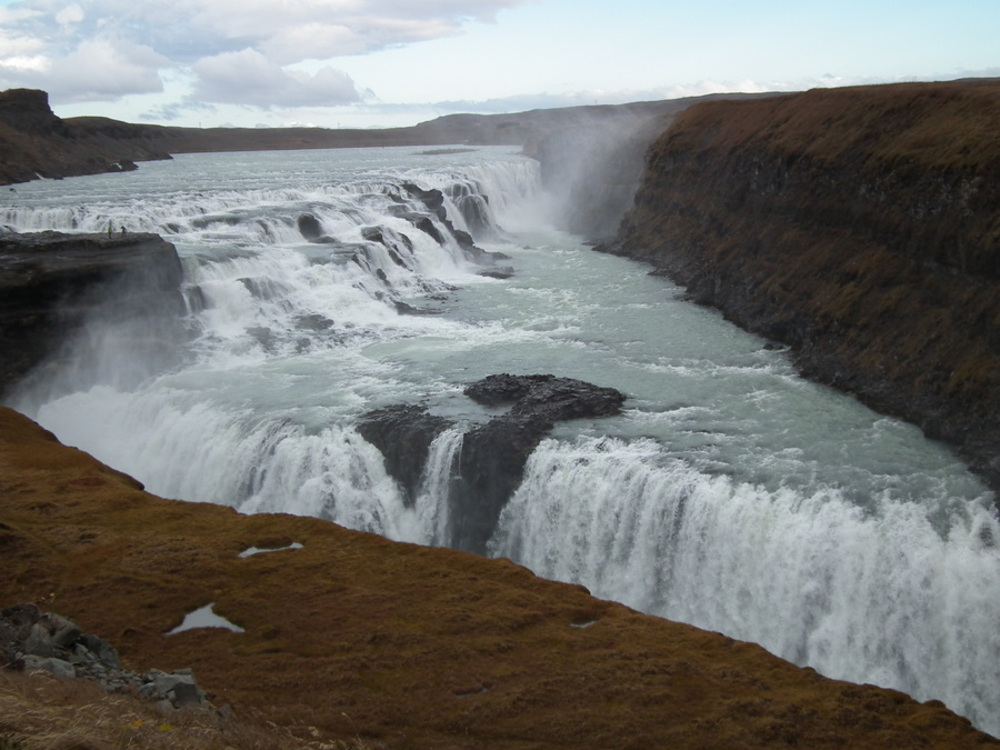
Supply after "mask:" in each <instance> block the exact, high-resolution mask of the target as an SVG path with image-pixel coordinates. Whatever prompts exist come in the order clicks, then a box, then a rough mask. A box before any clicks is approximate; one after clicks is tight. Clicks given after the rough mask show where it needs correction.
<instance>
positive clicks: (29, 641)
mask: <svg viewBox="0 0 1000 750" xmlns="http://www.w3.org/2000/svg"><path fill="white" fill-rule="evenodd" d="M0 662H2V664H0V666H2V667H5V668H7V669H13V670H16V671H21V672H47V673H49V674H51V675H53V676H55V677H61V678H63V679H80V680H89V681H91V682H96V683H97V684H98V685H99V686H100V687H101V689H102V690H105V691H107V692H110V693H126V692H127V693H133V694H138V695H140V696H142V697H143V698H146V699H147V700H151V701H155V702H157V703H158V704H159V705H160V707H161V708H162V709H163V710H172V709H177V708H182V707H191V706H197V707H202V708H207V707H209V703H208V700H207V697H206V695H205V691H203V690H202V689H201V688H199V687H198V684H197V682H195V679H194V673H193V672H192V671H191V670H190V669H179V670H174V671H173V672H171V673H167V672H164V671H162V670H159V669H151V670H149V671H148V672H146V673H143V674H140V673H138V672H133V671H131V670H128V669H125V668H124V667H123V666H122V663H121V659H120V658H119V656H118V651H117V650H116V649H115V648H114V646H112V645H111V644H110V643H108V642H107V641H106V640H104V639H103V638H98V637H97V636H96V635H90V634H87V633H84V632H83V631H82V630H80V628H79V627H78V626H77V624H76V623H75V622H73V621H72V620H70V619H68V618H66V617H63V616H62V615H58V614H55V613H54V612H42V611H41V610H39V609H38V607H36V606H35V605H34V604H15V605H12V606H9V607H6V608H4V609H3V610H0Z"/></svg>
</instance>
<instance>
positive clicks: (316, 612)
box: [0, 408, 1000, 750]
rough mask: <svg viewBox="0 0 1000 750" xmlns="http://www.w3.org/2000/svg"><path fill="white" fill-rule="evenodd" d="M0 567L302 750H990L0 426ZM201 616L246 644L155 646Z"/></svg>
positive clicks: (590, 611)
mask: <svg viewBox="0 0 1000 750" xmlns="http://www.w3.org/2000/svg"><path fill="white" fill-rule="evenodd" d="M292 542H298V543H300V544H301V545H303V546H302V548H301V549H284V550H282V551H277V552H269V553H265V554H258V555H254V556H250V557H240V553H241V552H243V551H244V550H246V549H247V548H249V547H258V548H273V547H282V546H285V545H289V544H290V543H292ZM0 550H2V554H3V562H4V574H3V575H2V576H0V605H3V606H6V605H9V604H14V603H21V602H37V603H39V604H41V605H43V608H45V609H47V610H55V611H58V612H60V613H61V614H64V615H66V616H68V617H70V618H71V619H73V620H74V621H75V622H76V623H77V624H78V625H79V626H80V627H81V628H82V629H83V630H84V631H85V632H89V633H93V634H95V635H98V636H99V637H103V638H105V639H106V640H109V641H110V642H111V643H112V644H113V645H114V646H116V647H117V648H118V650H119V652H120V653H121V655H122V657H123V659H124V661H125V665H126V667H128V668H132V669H138V670H143V671H145V670H147V669H150V668H159V669H164V670H171V669H179V668H184V667H193V668H194V670H195V675H196V678H197V680H198V684H199V686H201V687H202V688H203V689H205V690H206V691H208V693H209V698H210V700H212V702H213V703H215V705H217V706H223V705H228V706H231V707H232V709H233V713H234V716H235V717H236V718H237V719H238V720H239V721H241V722H243V723H247V722H249V723H251V724H252V723H255V722H256V723H259V724H261V725H265V724H266V723H267V722H274V723H275V724H276V725H277V726H278V727H279V728H281V729H282V730H283V731H287V732H288V733H291V734H293V735H297V736H299V737H300V740H301V744H302V745H303V746H304V745H305V744H306V741H307V740H309V741H317V740H325V741H333V740H342V739H350V738H360V739H362V740H364V741H365V743H366V744H367V746H369V747H385V748H410V747H419V748H518V749H519V750H524V749H527V748H539V749H540V748H553V747H602V748H651V747H684V748H713V749H714V748H720V747H774V746H777V745H785V744H788V745H796V746H799V747H814V748H815V747H852V748H869V747H870V748H886V747H923V748H949V749H950V750H951V749H954V748H960V747H973V746H981V745H982V746H990V747H996V746H998V745H1000V742H997V741H996V740H994V739H992V738H990V737H988V736H986V735H984V734H982V733H980V732H977V731H975V730H974V729H972V728H971V726H970V725H969V723H968V722H967V721H966V720H964V719H961V718H959V717H957V716H955V715H954V714H952V713H950V712H949V711H948V710H947V709H946V708H945V707H944V706H943V705H941V704H940V703H938V702H935V701H931V702H929V703H926V704H921V703H918V702H916V701H914V700H912V699H910V698H908V697H906V696H905V695H903V694H901V693H898V692H894V691H890V690H882V689H879V688H875V687H871V686H856V685H850V684H847V683H843V682H837V681H834V680H829V679H826V678H823V677H820V676H819V675H817V674H816V673H815V672H813V671H812V670H809V669H800V668H797V667H795V666H793V665H791V664H789V663H787V662H784V661H782V660H780V659H777V658H775V657H773V656H771V655H769V654H768V653H766V652H765V651H764V650H763V649H761V648H759V647H757V646H754V645H751V644H746V643H740V642H737V641H734V640H731V639H729V638H725V637H723V636H721V635H719V634H716V633H707V632H704V631H700V630H698V629H696V628H693V627H689V626H686V625H680V624H674V623H670V622H667V621H665V620H661V619H658V618H655V617H650V616H646V615H641V614H638V613H636V612H634V611H632V610H630V609H628V608H626V607H624V606H621V605H618V604H613V603H610V602H605V601H600V600H597V599H594V598H593V597H591V596H590V595H589V594H588V593H587V592H586V590H585V589H583V588H582V587H580V586H571V585H568V584H560V583H554V582H550V581H545V580H542V579H539V578H536V577H535V576H533V575H532V574H531V573H530V572H528V571H527V570H525V569H524V568H521V567H519V566H517V565H514V564H512V563H511V562H509V561H505V560H487V559H484V558H481V557H476V556H472V555H467V554H464V553H460V552H456V551H453V550H446V549H432V548H424V547H417V546H413V545H406V544H397V543H393V542H389V541H386V540H384V539H381V538H379V537H375V536H372V535H368V534H363V533H359V532H353V531H348V530H346V529H343V528H341V527H338V526H336V525H334V524H331V523H328V522H325V521H321V520H318V519H313V518H301V517H295V516H287V515H256V516H244V515H240V514H238V513H236V512H235V511H233V510H231V509H228V508H223V507H219V506H214V505H208V504H196V503H182V502H177V501H169V500H163V499H160V498H157V497H154V496H152V495H149V494H147V493H145V492H143V491H142V490H141V486H140V485H139V484H138V483H137V482H135V481H134V480H132V479H130V478H129V477H126V476H125V475H123V474H120V473H118V472H115V471H113V470H111V469H109V468H107V467H105V466H103V465H101V464H100V463H98V462H97V461H95V460H94V459H92V458H91V457H90V456H88V455H86V454H84V453H82V452H80V451H77V450H75V449H72V448H68V447H65V446H63V445H61V444H60V443H59V442H58V441H56V440H55V438H54V437H53V436H52V435H50V434H49V433H46V432H45V431H44V430H42V429H41V428H39V427H38V426H37V425H35V424H34V423H33V422H31V421H30V420H28V419H26V418H24V417H23V416H21V415H19V414H17V413H16V412H14V411H11V410H9V409H3V408H0ZM209 603H212V604H213V605H214V612H215V613H217V614H218V615H220V616H222V617H225V618H227V619H228V620H230V621H231V622H233V623H234V624H236V625H237V626H239V627H241V628H243V629H244V631H245V632H242V633H235V632H230V631H229V630H225V629H220V628H202V629H195V630H189V631H186V632H183V633H179V634H176V635H170V636H168V635H165V633H167V632H168V631H170V630H171V629H173V628H175V627H176V626H177V625H179V624H180V623H181V620H182V619H183V617H184V615H185V613H187V612H191V611H193V610H195V609H197V608H200V607H202V606H204V605H206V604H209ZM0 729H2V722H0ZM112 729H113V727H112ZM230 744H233V741H232V740H230V739H227V737H226V735H225V733H224V731H223V732H222V733H221V734H220V735H219V739H218V745H217V746H228V745H230ZM25 746H27V745H25ZM325 746H327V747H330V746H333V745H330V744H327V745H325Z"/></svg>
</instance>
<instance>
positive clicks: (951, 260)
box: [611, 80, 1000, 487]
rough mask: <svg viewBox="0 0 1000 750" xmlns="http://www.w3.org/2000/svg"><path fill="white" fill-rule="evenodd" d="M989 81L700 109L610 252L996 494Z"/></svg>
mask: <svg viewBox="0 0 1000 750" xmlns="http://www.w3.org/2000/svg"><path fill="white" fill-rule="evenodd" d="M998 132H1000V82H998V81H992V80H983V81H967V82H954V83H934V84H901V85H893V86H874V87H862V88H853V89H835V90H816V91H808V92H804V93H801V94H795V95H789V96H783V97H776V98H769V99H760V100H751V101H730V102H710V103H704V104H698V105H695V106H693V107H691V108H690V109H688V110H687V111H686V112H684V113H683V114H681V115H680V116H679V117H678V118H677V120H676V121H675V123H674V125H673V127H671V128H670V129H669V130H668V131H667V132H666V133H664V134H663V135H662V136H661V138H660V139H659V140H658V141H657V142H656V144H655V145H654V146H653V147H652V149H651V150H650V153H649V157H648V164H647V170H646V174H645V177H644V182H643V185H642V187H641V188H640V190H639V192H638V194H637V196H636V201H635V205H634V207H633V209H632V210H631V212H630V213H629V215H628V216H626V219H625V221H624V222H623V225H622V231H621V233H620V236H619V237H618V239H617V240H616V242H615V244H614V245H613V246H612V248H611V249H612V251H614V252H618V253H620V254H624V255H628V256H630V257H634V258H640V259H644V260H648V261H650V262H652V263H654V264H655V265H657V266H658V267H660V268H661V269H663V270H664V271H665V272H666V273H667V274H669V275H671V276H672V277H674V278H675V279H676V280H677V281H679V282H680V283H682V284H684V285H685V286H687V288H688V290H689V292H690V294H691V295H692V297H693V298H695V299H696V300H698V301H701V302H704V303H706V304H710V305H713V306H716V307H719V308H720V309H721V310H723V311H724V312H725V314H726V315H727V316H728V317H730V318H731V319H733V320H734V321H736V322H737V323H739V324H740V325H742V326H744V327H746V328H748V329H750V330H753V331H756V332H759V333H762V334H764V335H766V336H770V337H773V338H775V339H779V340H781V341H784V342H786V343H788V344H790V345H791V346H792V347H793V349H794V350H795V356H796V357H797V360H798V363H799V365H800V366H801V368H802V369H803V370H804V371H805V372H806V373H807V374H809V375H810V376H812V377H815V378H817V379H819V380H821V381H824V382H827V383H830V384H832V385H834V386H836V387H839V388H841V389H844V390H847V391H851V392H854V393H857V394H858V395H859V396H860V397H861V398H862V399H863V400H865V401H867V402H868V403H869V404H871V405H872V406H874V407H875V408H877V409H879V410H882V411H884V412H887V413H891V414H894V415H897V416H901V417H904V418H906V419H908V420H910V421H913V422H915V423H917V424H919V425H920V426H921V427H923V429H924V430H925V432H927V433H928V434H929V435H930V436H932V437H936V438H942V439H944V440H947V441H949V442H951V443H952V444H954V445H955V446H957V448H958V449H959V451H960V452H961V453H962V455H963V456H964V457H965V458H966V459H968V460H969V462H970V463H971V465H972V466H973V468H975V469H976V470H978V471H979V472H980V473H981V474H983V475H984V476H985V477H986V478H987V479H988V480H989V481H990V482H991V483H992V485H993V486H994V487H1000V460H998V456H1000V286H998V282H1000V211H998V210H997V207H998V206H1000V140H998V139H997V137H996V134H997V133H998Z"/></svg>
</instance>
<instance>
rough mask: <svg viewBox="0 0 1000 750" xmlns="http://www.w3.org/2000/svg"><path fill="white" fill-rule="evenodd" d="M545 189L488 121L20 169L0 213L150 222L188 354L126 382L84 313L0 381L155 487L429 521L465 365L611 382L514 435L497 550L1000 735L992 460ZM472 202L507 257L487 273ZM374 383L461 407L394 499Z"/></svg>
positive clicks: (396, 534) (71, 222)
mask: <svg viewBox="0 0 1000 750" xmlns="http://www.w3.org/2000/svg"><path fill="white" fill-rule="evenodd" d="M433 191H439V192H438V193H434V192H433ZM432 193H433V196H432V197H433V200H434V201H440V205H439V207H436V205H429V203H428V197H427V196H428V195H431V194H432ZM421 196H423V197H421ZM549 205H550V204H549V200H548V198H547V197H546V195H545V194H544V193H543V192H542V191H541V188H540V181H539V176H538V169H537V166H536V165H535V164H534V163H532V162H531V161H530V160H528V159H526V158H523V157H520V156H518V155H516V154H514V153H512V152H510V150H504V149H484V150H482V151H481V152H474V153H464V154H462V153H460V154H453V155H428V154H424V153H421V152H419V151H418V150H415V149H408V150H407V149H373V150H364V149H359V150H351V151H345V152H301V153H288V152H281V153H263V154H249V155H247V154H243V155H238V154H219V155H190V156H185V157H180V158H178V159H177V160H176V161H175V162H164V163H152V164H145V165H143V166H142V168H141V169H140V170H139V171H138V172H132V173H127V174H122V175H98V176H94V177H88V178H79V179H74V180H64V181H59V182H58V183H56V182H38V183H30V184H27V185H25V186H23V187H19V190H18V193H17V197H16V198H11V199H10V200H9V201H8V203H7V204H4V205H0V225H9V226H11V227H12V228H14V229H17V230H19V231H33V230H42V229H58V230H62V231H86V232H106V231H107V227H108V224H109V223H110V224H111V225H112V226H113V227H115V228H116V230H117V228H118V227H120V226H122V225H124V226H126V228H127V230H128V231H130V232H133V231H155V232H159V233H161V234H163V235H164V236H165V237H166V238H168V239H169V240H170V241H172V242H174V243H175V245H176V246H177V248H178V252H179V254H180V255H181V259H182V263H183V265H184V271H185V288H184V290H183V292H184V295H185V298H186V299H187V302H188V306H189V311H190V313H189V315H188V318H187V321H186V323H187V329H188V331H189V333H190V340H189V341H187V342H186V343H185V344H184V350H183V352H181V355H182V356H181V357H179V358H178V359H179V361H180V364H178V365H176V366H173V367H172V368H171V369H168V370H162V371H159V372H155V373H152V374H150V375H148V376H146V377H145V378H144V379H142V380H141V382H139V381H138V380H137V379H133V381H129V382H125V381H122V380H120V379H111V378H108V377H106V373H107V372H108V371H109V369H110V370H119V371H125V370H128V369H129V368H130V366H131V365H130V362H129V357H130V356H132V354H131V352H130V347H128V346H127V345H122V344H121V343H117V344H116V342H115V341H114V340H113V339H114V337H113V336H107V335H105V336H102V335H93V336H92V346H93V347H95V349H94V351H93V352H92V353H91V354H92V357H90V358H91V359H93V360H94V361H95V362H100V363H101V365H102V366H101V368H100V369H99V370H95V371H94V372H90V373H87V372H82V371H81V372H79V373H75V374H74V378H75V380H74V381H73V382H60V383H59V384H58V387H55V386H54V385H53V384H52V383H48V384H39V383H38V382H37V381H35V382H33V383H32V390H31V392H27V391H22V392H21V393H18V394H15V396H14V397H13V398H12V399H11V405H13V406H15V407H19V408H21V409H22V410H23V411H25V412H26V413H28V414H29V416H32V417H34V418H36V419H37V420H38V421H40V422H41V423H42V424H43V425H44V426H46V427H47V428H48V429H50V430H52V431H54V432H55V433H56V434H57V435H58V436H59V437H60V439H61V440H63V441H64V442H67V443H69V444H72V445H78V446H80V447H82V448H83V449H85V450H87V451H89V452H91V453H93V454H94V455H95V456H97V457H98V458H100V459H101V460H103V461H105V462H106V463H108V464H110V465H112V466H114V467H115V468H117V469H120V470H122V471H125V472H127V473H129V474H132V475H134V476H136V477H137V478H139V479H140V480H142V481H143V482H144V483H145V484H146V486H147V488H148V489H150V491H152V492H155V493H157V494H159V495H163V496H166V497H174V498H182V499H187V500H192V501H212V502H218V503H224V504H227V505H230V506H232V507H235V508H238V509H239V510H240V511H242V512H248V513H249V512H270V511H280V512H290V513H297V514H304V515H314V516H319V517H322V518H327V519H330V520H333V521H336V522H337V523H341V524H344V525H346V526H349V527H352V528H356V529H361V530H365V531H371V532H375V533H379V534H382V535H384V536H387V537H389V538H393V539H399V540H404V541H410V542H418V543H423V544H435V545H437V544H445V543H447V540H448V539H449V538H450V534H449V522H450V518H451V516H452V513H451V510H452V509H451V508H450V507H449V504H448V501H449V495H450V494H451V493H450V489H451V487H452V486H453V483H454V482H455V481H456V476H455V475H456V472H457V468H456V467H457V464H458V457H459V455H460V452H461V449H462V441H463V432H464V431H465V430H466V429H468V428H470V427H471V426H474V425H475V424H479V423H481V422H482V421H483V420H485V419H487V418H489V417H490V416H491V415H490V413H488V410H486V411H484V409H483V408H481V407H477V406H476V405H474V404H471V403H470V402H469V401H468V400H467V399H465V398H464V397H463V396H462V388H463V387H464V386H465V385H467V384H468V383H470V382H472V381H474V380H476V379H478V378H481V377H484V376H486V375H489V374H494V373H499V372H518V373H522V374H530V373H544V372H553V373H555V374H557V375H562V376H567V377H575V378H580V379H583V380H588V381H590V382H594V383H597V384H599V385H603V386H611V387H616V388H619V389H620V390H622V391H624V392H626V393H627V394H628V395H629V396H630V402H629V403H628V404H627V406H628V408H627V410H626V412H625V414H624V415H623V416H621V417H617V418H612V419H602V420H598V421H594V422H586V423H580V424H575V423H566V424H564V425H562V426H560V427H559V429H558V430H557V432H556V433H555V437H553V438H551V439H548V440H546V441H544V442H543V443H542V444H541V446H540V447H539V448H538V449H537V450H536V451H535V453H534V455H533V456H532V457H531V459H530V460H529V462H528V466H527V468H526V471H525V476H524V480H523V482H522V484H521V486H520V488H519V489H518V490H517V491H516V493H515V494H514V496H513V497H512V498H511V500H510V501H509V503H508V505H507V506H506V508H505V509H504V511H503V514H502V516H501V519H500V524H499V527H498V531H497V533H496V535H495V537H494V538H493V540H492V541H491V543H490V550H491V553H492V554H495V555H503V556H507V557H511V558H512V559H514V560H516V561H518V562H520V563H522V564H525V565H527V566H529V567H530V568H532V569H533V570H535V571H536V572H537V573H538V574H540V575H543V576H546V577H552V578H558V579H562V580H568V581H574V582H579V583H583V584H584V585H586V586H588V587H589V588H590V589H591V590H592V591H593V592H594V593H595V594H596V595H598V596H601V597H607V598H613V599H617V600H621V601H624V602H626V603H627V604H629V605H631V606H633V607H636V608H638V609H641V610H644V611H648V612H651V613H654V614H658V615H662V616H665V617H669V618H671V619H675V620H681V621H685V622H690V623H692V624H695V625H698V626H701V627H706V628H710V629H715V630H720V631H722V632H724V633H726V634H727V635H730V636H733V637H736V638H741V639H747V640H753V641H756V642H758V643H761V644H762V645H764V646H765V647H766V648H768V649H770V650H771V651H773V652H774V653H776V654H779V655H781V656H783V657H786V658H788V659H790V660H793V661H795V662H797V663H799V664H809V665H812V666H814V667H815V668H817V669H818V670H820V671H821V672H823V673H825V674H828V675H831V676H834V677H838V678H843V679H849V680H854V681H859V682H875V683H877V684H881V685H886V686H890V687H896V688H899V689H902V690H905V691H907V692H910V693H911V694H913V695H915V696H916V697H918V698H921V699H926V698H938V699H941V700H944V701H945V702H946V703H947V704H948V705H949V706H950V707H951V708H953V709H954V710H957V711H959V712H961V713H963V714H965V715H967V716H969V717H970V718H972V719H973V720H974V721H975V722H976V723H977V724H978V725H979V726H981V727H982V728H984V729H986V730H987V731H991V732H993V733H1000V719H998V718H997V714H996V710H995V707H996V706H997V705H998V704H1000V681H998V680H997V679H996V676H995V674H994V671H995V670H994V669H993V665H995V664H997V663H1000V634H998V630H997V628H996V623H997V622H998V621H1000V611H998V610H1000V574H998V570H1000V566H998V563H1000V560H998V556H1000V552H998V549H997V547H996V542H997V541H998V540H1000V527H998V524H997V519H996V516H995V514H994V512H993V511H992V510H991V509H990V506H989V503H988V501H989V496H988V494H987V493H986V491H985V489H984V488H983V487H982V486H981V485H980V484H979V483H978V482H977V481H976V480H975V478H974V477H971V476H970V475H968V473H967V472H966V471H965V469H964V468H963V467H962V466H961V465H960V464H958V463H957V462H956V461H955V460H954V459H953V458H952V457H950V456H949V455H948V454H947V453H946V452H945V451H943V450H942V449H941V448H940V446H936V445H934V444H933V443H930V442H929V441H926V440H924V439H923V438H922V437H921V436H920V435H919V434H917V433H916V431H908V430H906V429H903V428H899V429H897V428H895V427H891V428H886V427H884V425H885V424H886V423H887V421H886V420H884V419H882V418H879V417H878V416H877V415H871V413H869V412H867V410H864V409H862V408H861V407H859V406H858V405H856V404H854V403H853V402H851V401H850V400H849V399H846V398H836V399H835V398H832V397H830V396H829V395H828V394H827V392H826V391H824V390H823V389H820V388H817V387H814V386H812V385H811V384H808V383H805V382H804V381H801V380H800V379H798V378H797V376H796V375H795V374H794V370H793V369H792V367H791V366H790V364H789V363H788V362H787V360H786V359H785V358H784V355H782V354H781V353H780V352H775V351H773V350H771V349H769V348H765V347H764V346H763V344H762V342H760V341H758V340H756V339H755V338H753V337H751V336H749V335H746V334H744V333H742V332H740V331H738V330H736V329H734V328H733V327H732V326H730V325H729V324H727V323H725V321H723V320H721V318H719V317H718V316H715V315H712V314H710V313H709V312H707V311H705V310H702V309H699V308H694V307H693V306H691V305H690V304H689V303H687V302H684V301H683V300H682V299H681V298H680V294H679V293H678V292H677V290H676V289H674V288H672V287H670V285H669V284H668V283H667V282H666V281H664V280H662V279H657V278H651V277H649V276H647V274H646V269H644V268H643V267H641V266H640V265H638V264H633V263H630V262H628V261H624V260H622V259H619V258H612V257H610V256H604V255H599V254H595V253H593V252H591V251H590V250H588V249H586V248H584V247H582V246H581V245H580V243H579V241H578V240H577V239H576V238H573V237H570V236H568V235H565V234H562V233H559V232H556V231H554V230H551V229H550V228H548V227H547V226H545V223H544V221H543V220H544V218H545V211H546V210H547V209H548V207H549ZM466 232H467V233H469V234H471V235H472V236H473V237H474V238H475V240H476V242H477V244H478V245H480V246H481V247H482V249H483V250H486V251H488V252H502V253H504V254H506V255H509V256H511V257H512V259H511V260H510V261H509V262H510V263H511V264H512V265H513V266H514V267H515V275H514V276H513V277H512V278H511V279H509V280H506V281H503V280H497V279H496V278H489V277H485V276H483V275H480V273H479V272H480V271H481V270H482V265H481V264H482V262H485V261H484V256H482V255H477V254H476V253H473V252H470V250H469V248H468V246H467V245H463V239H462V233H466ZM478 252H479V253H481V252H482V251H481V250H480V251H478ZM503 262H507V261H503ZM91 333H95V332H93V331H92V332H91ZM96 334H100V331H97V332H96ZM137 371H138V370H137ZM43 386H45V387H43ZM398 403H410V404H422V405H425V406H427V407H428V408H429V409H431V410H432V411H433V412H435V413H437V414H440V415H442V416H446V417H447V418H448V419H449V420H450V421H452V422H453V423H455V424H456V427H455V428H453V429H448V430H445V431H444V432H443V433H441V434H440V435H438V437H437V438H436V439H435V441H434V442H433V443H432V445H431V449H430V451H429V455H428V459H427V464H426V466H425V470H424V476H423V479H422V481H421V485H420V488H419V491H417V492H415V493H414V497H413V502H412V503H409V502H408V501H407V500H406V497H405V493H404V492H402V491H401V489H400V488H399V487H398V486H397V485H396V483H395V482H394V480H393V479H392V478H391V477H390V476H389V475H388V474H387V472H386V469H385V466H384V463H383V460H382V456H381V454H379V452H378V451H377V450H376V449H375V448H374V447H373V446H372V445H370V444H368V443H367V442H365V441H364V440H363V439H362V438H361V436H360V434H359V433H358V432H357V430H356V429H355V426H354V425H355V424H356V423H357V421H358V419H359V417H360V416H361V415H362V414H363V413H365V412H367V411H369V410H371V409H375V408H378V407H381V406H386V405H391V404H398Z"/></svg>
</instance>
